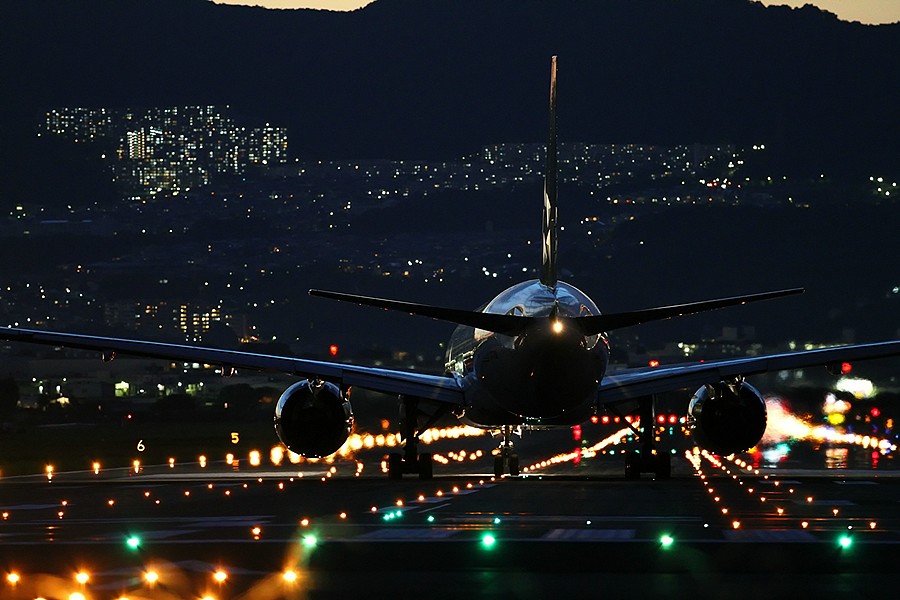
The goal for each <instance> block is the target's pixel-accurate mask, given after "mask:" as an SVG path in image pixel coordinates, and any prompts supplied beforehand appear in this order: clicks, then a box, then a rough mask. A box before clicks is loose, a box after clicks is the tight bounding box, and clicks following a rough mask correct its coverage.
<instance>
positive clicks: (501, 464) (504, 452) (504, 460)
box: [494, 425, 519, 477]
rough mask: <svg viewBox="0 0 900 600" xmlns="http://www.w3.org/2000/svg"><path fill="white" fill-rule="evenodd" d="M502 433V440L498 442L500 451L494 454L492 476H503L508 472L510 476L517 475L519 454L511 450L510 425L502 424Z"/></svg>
mask: <svg viewBox="0 0 900 600" xmlns="http://www.w3.org/2000/svg"><path fill="white" fill-rule="evenodd" d="M500 431H501V433H502V434H503V441H502V442H500V448H499V450H500V452H499V453H498V454H496V455H495V456H494V476H495V477H503V475H504V474H506V473H509V476H510V477H518V476H519V455H518V454H516V453H515V452H513V445H512V441H511V440H510V438H511V437H512V432H513V429H512V425H504V426H503V427H502V428H501V429H500Z"/></svg>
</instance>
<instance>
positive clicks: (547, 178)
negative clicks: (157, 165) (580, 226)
mask: <svg viewBox="0 0 900 600" xmlns="http://www.w3.org/2000/svg"><path fill="white" fill-rule="evenodd" d="M556 171H557V149H556V57H555V56H553V57H551V59H550V131H549V134H548V136H547V169H546V170H545V172H544V220H543V228H542V231H541V236H542V245H541V247H542V249H543V250H542V260H541V283H542V284H543V285H545V286H547V287H548V288H556V281H557V279H556V255H557V251H556V188H557V182H556Z"/></svg>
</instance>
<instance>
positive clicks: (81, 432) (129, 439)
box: [0, 420, 278, 477]
mask: <svg viewBox="0 0 900 600" xmlns="http://www.w3.org/2000/svg"><path fill="white" fill-rule="evenodd" d="M275 444H278V438H277V436H276V435H275V430H274V428H273V426H272V424H271V423H269V422H248V421H226V420H222V421H203V420H198V421H184V422H137V421H135V422H123V423H67V424H62V425H44V426H36V427H31V428H28V429H24V430H21V431H17V432H3V433H0V476H4V477H8V476H12V475H33V474H36V473H44V472H45V469H46V466H47V465H53V468H54V470H55V471H56V472H61V471H79V470H90V469H92V468H93V467H92V465H93V463H94V462H99V463H100V465H101V468H104V469H105V468H111V467H130V466H131V465H132V464H133V461H135V460H139V461H141V464H144V465H152V464H164V463H167V462H168V460H169V458H174V459H175V461H176V463H186V462H193V463H197V461H198V457H199V456H200V455H201V454H203V455H205V456H206V457H207V459H208V460H209V461H221V460H224V459H225V455H226V454H228V453H232V454H234V456H235V458H236V459H238V460H240V461H241V463H242V464H244V463H245V462H246V461H247V460H248V455H249V453H250V452H251V451H252V450H258V451H259V452H261V453H262V458H263V460H264V461H268V454H269V449H270V448H271V447H272V446H273V445H275Z"/></svg>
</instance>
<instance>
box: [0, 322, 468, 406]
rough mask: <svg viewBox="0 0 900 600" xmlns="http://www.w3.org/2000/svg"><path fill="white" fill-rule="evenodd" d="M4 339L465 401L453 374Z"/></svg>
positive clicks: (33, 335) (117, 342)
mask: <svg viewBox="0 0 900 600" xmlns="http://www.w3.org/2000/svg"><path fill="white" fill-rule="evenodd" d="M0 339H3V340H10V341H17V342H28V343H31V344H43V345H47V346H65V347H67V348H80V349H83V350H96V351H97V352H99V353H100V355H101V356H102V357H103V359H104V360H111V359H112V358H113V357H114V356H115V355H116V354H125V355H132V356H143V357H148V358H161V359H165V360H171V361H177V362H195V363H203V364H208V365H217V366H222V367H226V368H234V369H248V370H252V371H268V372H276V373H285V374H288V375H296V376H298V377H309V378H316V377H318V378H322V379H326V380H328V381H332V382H335V383H341V384H343V385H345V386H351V385H356V386H359V387H362V388H365V389H368V390H373V391H377V392H384V393H388V394H403V395H407V396H414V397H416V398H422V399H426V400H434V401H438V402H444V403H449V404H462V403H463V390H462V387H461V385H460V383H459V381H458V380H456V379H455V378H453V377H444V376H439V375H427V374H424V373H414V372H407V371H396V370H393V369H377V368H374V367H363V366H359V365H347V364H341V363H334V362H326V361H318V360H306V359H300V358H290V357H285V356H272V355H268V354H254V353H252V352H240V351H237V350H221V349H216V348H200V347H195V346H186V345H180V344H166V343H161V342H148V341H142V340H128V339H120V338H109V337H98V336H91V335H78V334H71V333H57V332H52V331H36V330H32V329H19V328H12V327H0Z"/></svg>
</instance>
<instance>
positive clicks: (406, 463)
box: [388, 396, 447, 480]
mask: <svg viewBox="0 0 900 600" xmlns="http://www.w3.org/2000/svg"><path fill="white" fill-rule="evenodd" d="M446 412H447V411H446V410H444V409H438V410H437V411H435V412H434V413H433V414H430V415H429V414H427V413H423V412H421V411H420V410H419V401H418V400H417V399H416V398H407V397H405V396H401V397H400V424H401V437H402V439H403V453H402V454H401V453H399V452H392V453H391V454H389V455H388V479H393V480H399V479H403V474H404V473H412V474H417V475H418V476H419V479H431V478H432V477H434V472H433V469H432V466H433V460H432V455H431V454H430V453H428V452H423V453H422V454H419V436H420V435H422V432H423V431H425V430H426V429H428V428H429V427H431V426H432V425H434V424H435V423H436V422H437V420H438V419H439V418H441V417H442V416H443V415H444V414H446ZM420 416H424V417H426V419H425V423H424V424H423V425H422V426H421V427H418V423H419V417H420Z"/></svg>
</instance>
